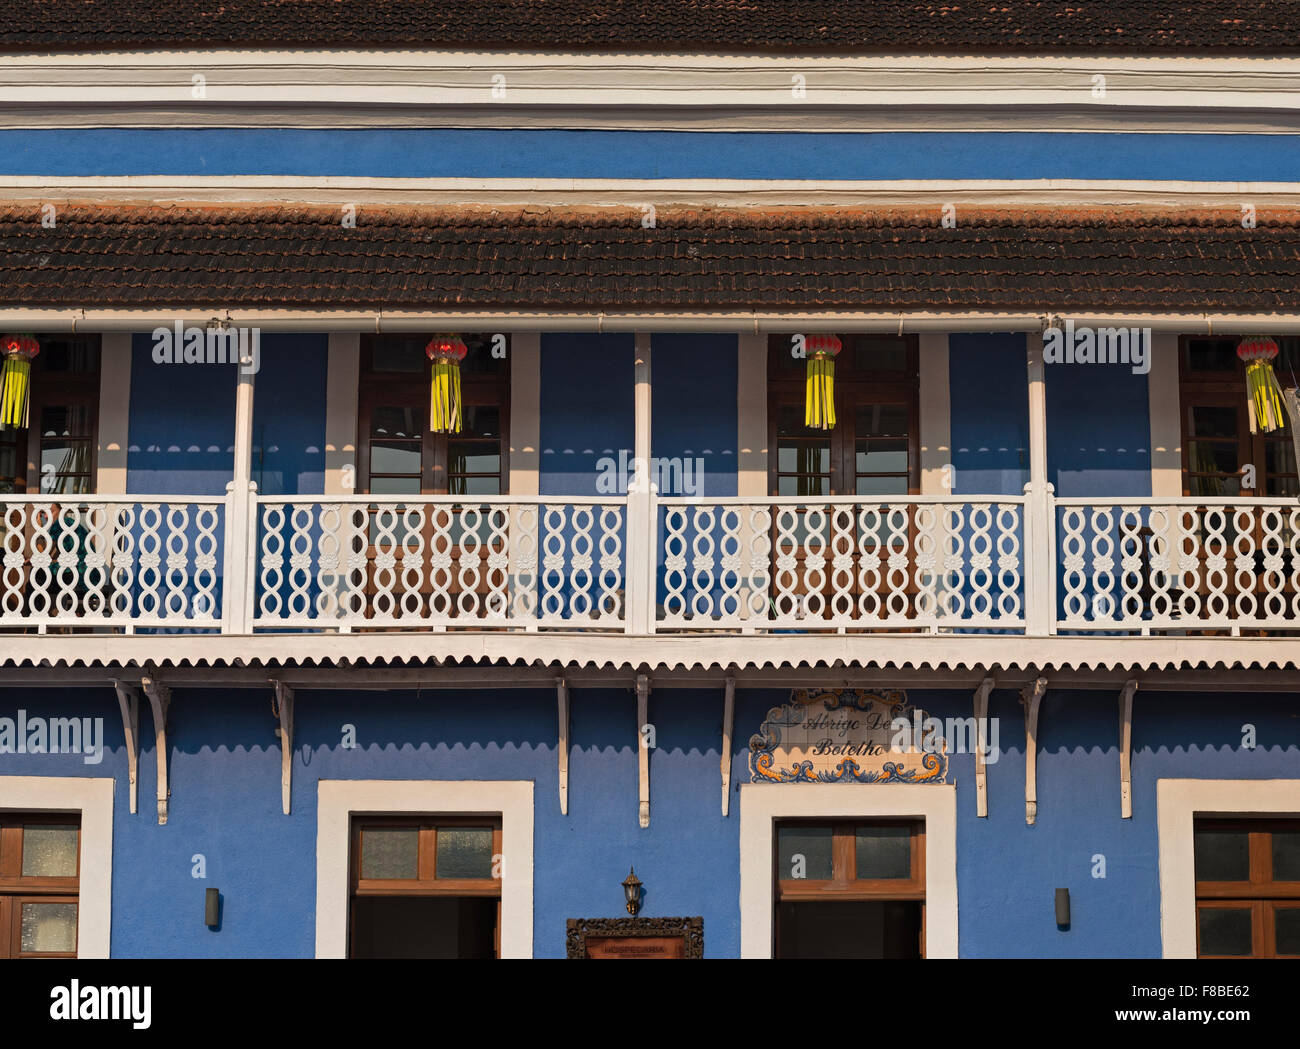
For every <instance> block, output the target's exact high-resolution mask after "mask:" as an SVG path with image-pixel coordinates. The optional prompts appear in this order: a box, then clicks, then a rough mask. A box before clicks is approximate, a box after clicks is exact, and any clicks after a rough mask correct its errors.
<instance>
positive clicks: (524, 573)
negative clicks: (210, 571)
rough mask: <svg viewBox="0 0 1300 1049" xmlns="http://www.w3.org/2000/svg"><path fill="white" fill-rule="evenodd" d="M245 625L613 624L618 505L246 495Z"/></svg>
mask: <svg viewBox="0 0 1300 1049" xmlns="http://www.w3.org/2000/svg"><path fill="white" fill-rule="evenodd" d="M257 508H258V509H257V513H258V520H257V565H256V569H255V570H256V574H257V595H256V600H255V602H254V615H253V625H254V627H255V628H267V627H274V626H281V627H283V626H288V627H301V626H318V627H319V626H328V627H337V628H346V629H350V628H354V627H356V628H361V627H372V628H373V627H424V628H426V629H427V628H432V629H446V628H448V627H476V628H483V627H511V626H513V627H523V628H525V629H536V628H538V627H564V628H573V627H575V626H583V627H587V628H590V627H598V628H610V629H622V626H623V623H624V617H625V583H626V580H625V573H624V565H625V557H624V550H625V545H626V502H625V501H624V500H622V499H607V500H600V499H591V500H581V499H577V500H569V499H566V500H563V501H548V500H545V499H538V498H536V497H530V498H512V497H509V496H497V497H492V498H491V499H488V500H484V501H472V502H471V501H468V500H467V498H466V497H461V496H423V497H417V498H415V499H408V500H405V501H401V502H396V501H393V502H389V501H384V500H376V499H374V498H372V497H370V496H353V497H346V498H343V497H340V498H333V499H328V500H321V499H319V498H284V497H273V496H263V497H259V498H258V500H257Z"/></svg>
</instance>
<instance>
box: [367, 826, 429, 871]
mask: <svg viewBox="0 0 1300 1049" xmlns="http://www.w3.org/2000/svg"><path fill="white" fill-rule="evenodd" d="M419 876H420V832H419V831H418V830H417V829H416V828H415V827H367V828H366V829H365V830H363V831H362V832H361V877H363V878H418V877H419Z"/></svg>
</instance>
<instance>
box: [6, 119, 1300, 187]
mask: <svg viewBox="0 0 1300 1049" xmlns="http://www.w3.org/2000/svg"><path fill="white" fill-rule="evenodd" d="M1297 170H1300V136H1297V135H1228V134H1189V135H1181V134H1128V133H1090V134H1075V133H1059V134H1053V133H1041V132H1034V133H1032V134H1031V133H1024V132H1019V133H1017V132H998V131H991V132H954V131H944V132H874V133H872V132H868V133H825V132H688V131H575V130H538V129H498V128H493V129H482V128H476V129H466V128H380V129H349V128H335V127H331V128H178V129H158V128H60V129H44V130H42V129H37V130H32V129H27V128H23V129H11V130H5V131H0V174H6V175H56V176H75V175H158V174H174V175H338V176H353V177H363V176H374V177H386V178H448V177H459V178H630V179H644V178H732V179H837V180H838V179H852V180H857V179H907V180H912V179H970V178H983V179H1059V178H1072V179H1161V180H1165V179H1173V180H1187V181H1196V182H1203V181H1225V182H1255V181H1267V180H1269V179H1270V178H1274V179H1281V178H1288V177H1290V173H1292V172H1295V171H1297Z"/></svg>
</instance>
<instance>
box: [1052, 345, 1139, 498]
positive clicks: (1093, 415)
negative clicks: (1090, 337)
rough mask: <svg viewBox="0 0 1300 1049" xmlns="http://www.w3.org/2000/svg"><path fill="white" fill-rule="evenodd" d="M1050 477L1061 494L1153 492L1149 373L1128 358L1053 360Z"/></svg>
mask: <svg viewBox="0 0 1300 1049" xmlns="http://www.w3.org/2000/svg"><path fill="white" fill-rule="evenodd" d="M1044 373H1045V375H1046V377H1047V478H1048V480H1049V481H1051V482H1052V484H1054V485H1055V486H1056V494H1057V495H1058V496H1062V497H1066V496H1080V497H1082V496H1089V495H1095V496H1106V497H1114V498H1121V497H1124V496H1148V495H1150V494H1151V415H1150V409H1149V405H1148V402H1147V376H1146V375H1138V374H1134V372H1133V370H1132V368H1131V367H1130V366H1129V365H1126V364H1048V365H1045V366H1044Z"/></svg>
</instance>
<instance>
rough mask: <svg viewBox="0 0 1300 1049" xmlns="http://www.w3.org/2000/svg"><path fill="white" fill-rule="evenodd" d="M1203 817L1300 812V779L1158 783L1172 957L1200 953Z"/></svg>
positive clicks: (1164, 917) (1165, 943)
mask: <svg viewBox="0 0 1300 1049" xmlns="http://www.w3.org/2000/svg"><path fill="white" fill-rule="evenodd" d="M1197 816H1217V817H1224V816H1241V817H1243V818H1248V817H1252V816H1265V817H1268V816H1300V779H1161V780H1157V781H1156V828H1157V829H1156V832H1157V834H1158V835H1159V839H1160V942H1161V946H1162V953H1163V955H1164V957H1166V958H1195V957H1196V867H1195V851H1194V847H1193V846H1194V842H1193V837H1192V821H1193V820H1194V819H1195V818H1196V817H1197Z"/></svg>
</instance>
